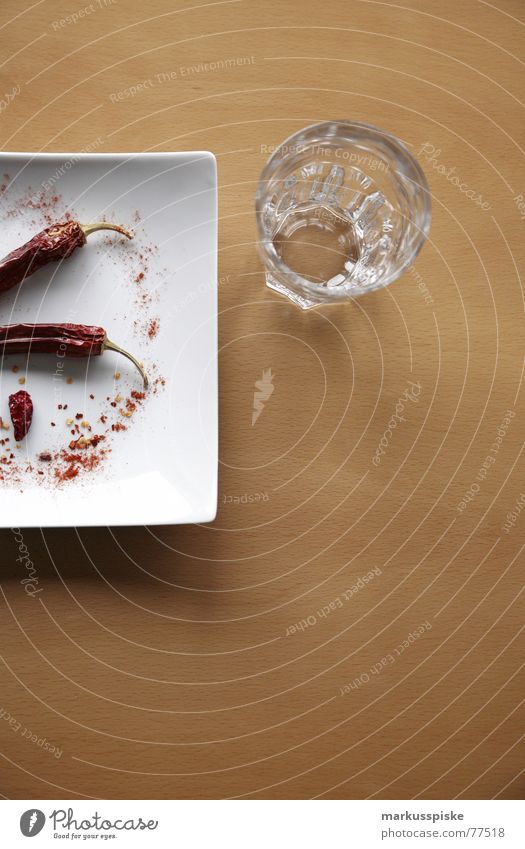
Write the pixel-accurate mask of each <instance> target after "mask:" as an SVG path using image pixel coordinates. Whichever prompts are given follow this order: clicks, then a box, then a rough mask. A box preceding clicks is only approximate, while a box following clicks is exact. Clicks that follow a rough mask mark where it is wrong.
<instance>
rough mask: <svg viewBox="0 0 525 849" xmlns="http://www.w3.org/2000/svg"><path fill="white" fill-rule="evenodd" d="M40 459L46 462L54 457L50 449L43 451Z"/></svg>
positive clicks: (39, 456)
mask: <svg viewBox="0 0 525 849" xmlns="http://www.w3.org/2000/svg"><path fill="white" fill-rule="evenodd" d="M38 459H39V460H42V461H43V462H45V463H50V462H51V460H52V459H53V457H52V456H51V454H50V453H49V451H41V452H40V454H39V455H38Z"/></svg>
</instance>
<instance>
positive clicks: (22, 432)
mask: <svg viewBox="0 0 525 849" xmlns="http://www.w3.org/2000/svg"><path fill="white" fill-rule="evenodd" d="M9 412H10V414H11V421H12V422H13V428H14V431H15V439H16V441H17V442H21V441H22V439H23V438H24V436H26V434H27V432H28V431H29V428H30V427H31V422H32V421H33V402H32V400H31V395H30V394H29V392H25V390H24V389H21V390H20V391H19V392H15V394H14V395H10V396H9Z"/></svg>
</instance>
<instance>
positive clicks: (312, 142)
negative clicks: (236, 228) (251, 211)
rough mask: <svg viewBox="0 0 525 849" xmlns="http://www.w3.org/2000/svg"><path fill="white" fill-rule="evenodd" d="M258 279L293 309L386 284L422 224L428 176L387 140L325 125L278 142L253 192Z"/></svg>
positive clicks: (411, 250) (376, 133)
mask: <svg viewBox="0 0 525 849" xmlns="http://www.w3.org/2000/svg"><path fill="white" fill-rule="evenodd" d="M256 214H257V229H258V246H259V253H260V255H261V258H262V261H263V263H264V266H265V271H266V282H267V284H268V286H269V287H270V288H271V289H275V290H276V291H277V292H280V293H281V294H282V295H286V296H287V297H288V298H290V300H292V301H293V302H294V303H295V304H297V305H298V306H299V307H302V309H309V308H310V307H315V306H318V305H320V304H331V303H337V302H339V301H346V300H348V299H350V298H353V297H355V296H356V295H362V294H364V293H365V292H371V291H372V290H374V289H378V288H380V287H382V286H387V285H388V284H389V283H391V282H392V281H393V280H395V279H396V278H397V277H399V275H400V274H402V273H403V271H405V270H406V269H407V268H408V267H409V265H410V264H411V263H412V262H413V261H414V259H415V257H416V256H417V254H418V252H419V251H420V250H421V248H422V246H423V244H424V242H425V239H426V237H427V235H428V231H429V229H430V219H431V204H430V195H429V191H428V185H427V181H426V179H425V176H424V174H423V171H422V170H421V168H420V166H419V164H418V162H417V161H416V160H415V159H414V157H413V156H412V154H411V153H410V151H409V150H407V148H406V147H405V146H404V144H402V143H401V142H400V141H399V140H398V139H396V138H395V137H394V136H391V135H390V134H389V133H386V132H384V131H383V130H380V129H378V128H377V127H373V126H371V125H369V124H359V123H355V122H350V121H327V122H326V123H322V124H313V125H312V126H310V127H306V128H305V129H304V130H300V131H299V132H298V133H295V134H294V135H293V136H290V138H288V139H286V141H284V142H283V143H282V144H281V145H280V146H279V147H278V148H277V149H276V150H275V152H274V153H273V154H272V156H271V157H270V159H269V160H268V162H267V163H266V165H265V167H264V170H263V172H262V174H261V178H260V181H259V185H258V187H257V195H256Z"/></svg>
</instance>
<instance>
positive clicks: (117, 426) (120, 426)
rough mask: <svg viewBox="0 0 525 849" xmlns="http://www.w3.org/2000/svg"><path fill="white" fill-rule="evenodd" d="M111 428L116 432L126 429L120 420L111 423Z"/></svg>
mask: <svg viewBox="0 0 525 849" xmlns="http://www.w3.org/2000/svg"><path fill="white" fill-rule="evenodd" d="M111 430H112V431H117V432H118V431H121V430H127V427H126V425H125V424H122V422H115V423H114V424H112V425H111Z"/></svg>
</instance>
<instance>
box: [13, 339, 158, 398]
mask: <svg viewBox="0 0 525 849" xmlns="http://www.w3.org/2000/svg"><path fill="white" fill-rule="evenodd" d="M104 351H116V352H117V353H118V354H122V355H123V356H124V357H127V358H128V360H131V362H132V363H133V364H134V365H135V366H136V367H137V368H138V370H139V372H140V373H141V375H142V379H143V381H144V386H145V387H147V385H148V378H147V376H146V373H145V371H144V366H143V365H142V363H140V362H139V361H138V360H137V359H136V357H134V356H133V355H132V354H130V353H129V352H128V351H125V350H124V349H123V348H121V347H120V346H119V345H115V343H114V342H111V341H110V340H109V339H108V337H107V333H106V331H105V330H104V328H103V327H88V326H87V325H85V324H7V325H3V326H0V355H2V354H4V355H6V354H22V353H26V352H27V353H32V354H56V355H57V356H60V357H98V356H100V355H101V354H103V353H104ZM18 394H20V393H18Z"/></svg>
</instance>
